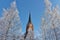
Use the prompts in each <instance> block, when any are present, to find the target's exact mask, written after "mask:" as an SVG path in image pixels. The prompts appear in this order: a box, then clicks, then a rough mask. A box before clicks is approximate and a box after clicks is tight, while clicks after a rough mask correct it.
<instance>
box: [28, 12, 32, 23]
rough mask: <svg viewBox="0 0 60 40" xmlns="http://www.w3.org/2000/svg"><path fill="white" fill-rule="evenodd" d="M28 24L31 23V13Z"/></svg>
mask: <svg viewBox="0 0 60 40" xmlns="http://www.w3.org/2000/svg"><path fill="white" fill-rule="evenodd" d="M28 23H31V13H29V21H28Z"/></svg>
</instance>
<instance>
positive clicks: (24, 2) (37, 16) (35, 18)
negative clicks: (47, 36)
mask: <svg viewBox="0 0 60 40" xmlns="http://www.w3.org/2000/svg"><path fill="white" fill-rule="evenodd" d="M13 1H14V0H0V17H1V16H2V12H3V8H6V9H7V8H9V7H10V4H11V3H12V2H13ZM50 1H51V3H52V5H53V6H55V5H56V4H58V5H59V6H60V0H50ZM16 4H17V8H18V11H19V16H20V20H21V26H22V31H23V32H25V29H26V25H27V22H28V17H29V12H30V13H31V19H32V23H33V25H34V31H37V30H38V28H39V27H40V25H41V18H42V17H43V16H44V12H45V4H44V0H16Z"/></svg>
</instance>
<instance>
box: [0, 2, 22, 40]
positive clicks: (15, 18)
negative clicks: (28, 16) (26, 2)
mask: <svg viewBox="0 0 60 40" xmlns="http://www.w3.org/2000/svg"><path fill="white" fill-rule="evenodd" d="M3 13H4V14H3V19H2V23H1V22H0V23H1V24H0V27H2V30H3V35H4V37H3V38H4V39H3V40H7V39H8V37H9V36H11V35H12V36H13V35H14V34H15V36H16V35H17V33H21V23H20V17H19V14H18V13H19V12H18V10H17V7H16V2H15V1H14V2H13V3H11V7H10V9H7V10H6V9H3ZM1 25H3V26H1Z"/></svg>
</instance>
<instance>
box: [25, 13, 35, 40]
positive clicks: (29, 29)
mask: <svg viewBox="0 0 60 40" xmlns="http://www.w3.org/2000/svg"><path fill="white" fill-rule="evenodd" d="M33 31H34V28H33V24H32V21H31V14H29V20H28V24H27V26H26V33H25V36H24V39H26V38H27V37H29V38H30V40H32V39H33V38H34V32H33Z"/></svg>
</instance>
